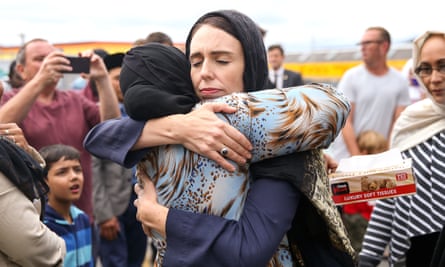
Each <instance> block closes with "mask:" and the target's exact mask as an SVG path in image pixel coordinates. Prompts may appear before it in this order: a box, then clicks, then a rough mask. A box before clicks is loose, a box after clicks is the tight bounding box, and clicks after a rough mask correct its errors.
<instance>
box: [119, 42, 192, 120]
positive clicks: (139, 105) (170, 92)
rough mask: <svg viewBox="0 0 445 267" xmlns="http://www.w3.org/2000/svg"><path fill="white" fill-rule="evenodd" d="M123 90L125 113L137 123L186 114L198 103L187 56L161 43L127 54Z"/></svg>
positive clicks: (122, 82) (142, 47) (121, 79)
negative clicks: (137, 121)
mask: <svg viewBox="0 0 445 267" xmlns="http://www.w3.org/2000/svg"><path fill="white" fill-rule="evenodd" d="M120 86H121V90H122V93H123V94H124V106H125V111H126V112H127V114H128V115H129V116H130V117H131V118H133V119H135V120H143V121H145V120H148V119H152V118H159V117H163V116H167V115H171V114H178V113H187V112H189V111H190V110H191V109H192V107H193V106H194V105H195V104H196V103H197V102H198V101H199V98H198V97H197V96H196V95H195V91H194V90H193V85H192V80H191V78H190V63H189V61H188V60H187V58H186V57H185V55H184V53H182V51H180V50H179V49H177V48H175V47H172V46H167V45H162V44H158V43H149V44H146V45H143V46H136V47H133V48H132V49H131V50H130V51H128V52H127V54H126V55H125V57H124V60H123V64H122V70H121V74H120Z"/></svg>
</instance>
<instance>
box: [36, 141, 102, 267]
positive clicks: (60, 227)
mask: <svg viewBox="0 0 445 267" xmlns="http://www.w3.org/2000/svg"><path fill="white" fill-rule="evenodd" d="M39 152H40V154H41V155H42V157H43V159H44V160H45V162H46V166H45V168H44V177H45V180H46V182H47V183H48V186H49V193H48V202H47V204H46V207H45V209H46V210H45V217H44V223H45V224H46V225H47V226H48V227H49V228H50V229H51V230H52V231H54V232H55V233H56V234H58V235H59V236H60V237H62V238H63V239H64V240H65V243H66V248H67V253H66V256H65V260H64V266H82V267H83V266H91V267H92V266H94V260H93V255H92V231H91V226H90V225H91V224H90V221H89V218H88V215H86V213H84V212H83V211H81V210H80V209H79V208H77V207H76V206H74V205H73V201H76V200H78V199H79V198H80V195H81V193H82V188H83V173H82V167H81V165H80V153H79V151H78V150H77V149H75V148H74V147H71V146H67V145H62V144H56V145H50V146H46V147H43V148H42V149H41V150H40V151H39Z"/></svg>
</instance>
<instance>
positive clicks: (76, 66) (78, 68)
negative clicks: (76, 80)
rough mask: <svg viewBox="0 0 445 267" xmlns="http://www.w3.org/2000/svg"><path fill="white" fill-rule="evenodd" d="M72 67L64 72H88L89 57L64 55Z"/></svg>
mask: <svg viewBox="0 0 445 267" xmlns="http://www.w3.org/2000/svg"><path fill="white" fill-rule="evenodd" d="M66 58H67V59H68V60H69V61H70V65H71V67H72V68H73V70H72V71H67V72H65V73H90V58H88V57H68V56H67V57H66Z"/></svg>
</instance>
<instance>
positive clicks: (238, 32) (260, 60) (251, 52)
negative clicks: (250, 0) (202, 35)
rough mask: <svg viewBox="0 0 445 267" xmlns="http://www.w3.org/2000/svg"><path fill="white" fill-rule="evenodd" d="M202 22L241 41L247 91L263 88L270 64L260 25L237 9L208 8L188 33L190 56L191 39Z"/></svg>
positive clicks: (186, 50) (186, 49) (186, 48)
mask: <svg viewBox="0 0 445 267" xmlns="http://www.w3.org/2000/svg"><path fill="white" fill-rule="evenodd" d="M203 25H210V26H213V27H216V28H218V29H220V30H223V31H225V32H227V33H228V34H230V35H232V36H233V37H235V39H237V40H238V41H239V42H240V43H241V46H242V48H243V52H244V61H245V69H244V73H243V82H244V88H246V89H245V90H246V91H247V92H252V91H257V90H260V89H263V88H264V86H265V84H266V81H267V77H268V66H267V54H266V48H265V47H264V42H263V36H262V35H261V32H260V29H259V27H258V25H257V24H256V23H255V22H254V21H253V20H251V19H250V18H249V17H247V16H246V15H244V14H242V13H240V12H238V11H235V10H220V11H214V12H209V13H207V14H205V15H203V16H202V17H200V18H199V19H198V20H197V21H196V22H195V24H194V25H193V27H192V29H191V30H190V32H189V35H188V36H187V41H186V43H185V54H186V56H187V58H190V43H191V41H192V38H193V35H194V34H195V32H196V31H197V30H198V29H199V28H200V27H201V26H203Z"/></svg>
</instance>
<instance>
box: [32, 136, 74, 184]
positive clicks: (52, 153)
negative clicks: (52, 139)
mask: <svg viewBox="0 0 445 267" xmlns="http://www.w3.org/2000/svg"><path fill="white" fill-rule="evenodd" d="M39 153H40V155H41V156H42V158H43V159H44V160H45V168H43V174H44V177H46V176H47V175H48V171H49V169H51V166H52V165H53V163H54V162H57V161H59V160H60V159H62V158H64V159H65V160H79V161H80V152H79V150H77V149H76V148H74V147H72V146H68V145H63V144H55V145H49V146H45V147H42V148H41V149H40V150H39Z"/></svg>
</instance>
